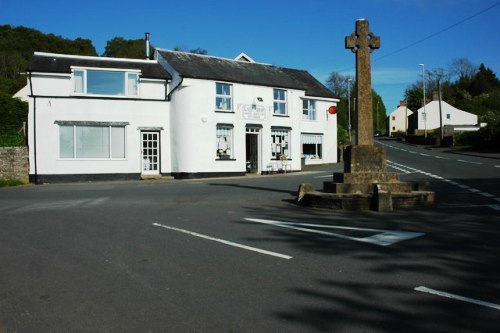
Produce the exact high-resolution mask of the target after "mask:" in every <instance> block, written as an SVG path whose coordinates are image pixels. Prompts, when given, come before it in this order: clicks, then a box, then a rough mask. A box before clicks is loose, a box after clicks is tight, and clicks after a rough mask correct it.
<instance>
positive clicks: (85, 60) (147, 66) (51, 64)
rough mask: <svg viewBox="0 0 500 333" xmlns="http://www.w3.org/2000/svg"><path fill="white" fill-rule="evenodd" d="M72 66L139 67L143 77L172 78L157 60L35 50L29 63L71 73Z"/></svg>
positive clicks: (32, 67)
mask: <svg viewBox="0 0 500 333" xmlns="http://www.w3.org/2000/svg"><path fill="white" fill-rule="evenodd" d="M71 66H78V67H94V68H117V69H137V70H140V71H141V73H142V77H144V78H149V79H163V80H170V79H171V78H172V77H171V76H170V74H169V73H168V72H167V71H166V70H165V69H164V68H163V67H162V66H161V65H160V64H158V63H157V62H156V61H146V60H144V61H136V60H134V59H130V60H129V59H118V58H105V57H83V56H71V55H64V54H52V53H38V52H35V54H34V55H33V57H32V58H31V62H30V64H29V68H28V70H29V71H33V72H43V73H71Z"/></svg>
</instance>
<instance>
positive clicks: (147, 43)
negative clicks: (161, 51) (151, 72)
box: [145, 32, 149, 60]
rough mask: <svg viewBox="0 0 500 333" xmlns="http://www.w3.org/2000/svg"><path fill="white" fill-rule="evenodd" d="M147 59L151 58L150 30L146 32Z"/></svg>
mask: <svg viewBox="0 0 500 333" xmlns="http://www.w3.org/2000/svg"><path fill="white" fill-rule="evenodd" d="M145 35H146V37H145V39H146V60H149V32H146V34H145Z"/></svg>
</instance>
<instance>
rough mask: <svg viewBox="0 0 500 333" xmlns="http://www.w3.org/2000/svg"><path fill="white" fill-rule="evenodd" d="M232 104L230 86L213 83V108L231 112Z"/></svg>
mask: <svg viewBox="0 0 500 333" xmlns="http://www.w3.org/2000/svg"><path fill="white" fill-rule="evenodd" d="M232 104H233V103H232V86H231V85H230V84H227V83H219V82H217V83H216V84H215V110H216V111H224V112H231V111H232V109H233V108H232Z"/></svg>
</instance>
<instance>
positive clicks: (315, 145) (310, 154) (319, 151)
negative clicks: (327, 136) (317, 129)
mask: <svg viewBox="0 0 500 333" xmlns="http://www.w3.org/2000/svg"><path fill="white" fill-rule="evenodd" d="M302 156H303V157H305V158H306V159H307V160H314V159H322V158H323V135H321V134H302Z"/></svg>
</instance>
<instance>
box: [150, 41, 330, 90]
mask: <svg viewBox="0 0 500 333" xmlns="http://www.w3.org/2000/svg"><path fill="white" fill-rule="evenodd" d="M157 51H158V53H159V55H160V56H161V57H162V58H164V59H165V60H166V61H167V62H168V63H169V64H170V66H172V67H173V68H174V70H175V71H177V72H178V73H179V74H180V75H181V76H182V77H186V78H193V79H204V80H214V81H226V82H234V83H244V84H253V85H259V86H269V87H276V88H288V89H297V90H304V91H305V92H306V95H307V96H314V97H324V98H337V97H336V96H335V95H334V94H333V93H332V92H331V91H330V90H329V89H328V88H326V87H325V86H324V85H323V84H321V83H320V82H319V81H318V80H317V79H315V78H314V77H313V76H312V75H311V74H309V73H308V72H307V71H304V70H297V69H290V68H284V67H278V66H272V65H268V64H261V63H252V62H245V61H236V60H232V59H225V58H218V57H213V56H206V55H199V54H193V53H185V52H178V51H169V50H162V49H157Z"/></svg>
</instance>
